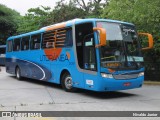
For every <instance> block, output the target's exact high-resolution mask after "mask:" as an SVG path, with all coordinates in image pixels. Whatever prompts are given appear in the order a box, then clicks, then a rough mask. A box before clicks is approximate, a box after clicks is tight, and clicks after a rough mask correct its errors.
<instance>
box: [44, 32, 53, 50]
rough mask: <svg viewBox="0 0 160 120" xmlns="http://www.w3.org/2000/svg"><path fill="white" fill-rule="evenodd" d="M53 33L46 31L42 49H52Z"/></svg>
mask: <svg viewBox="0 0 160 120" xmlns="http://www.w3.org/2000/svg"><path fill="white" fill-rule="evenodd" d="M54 33H55V31H48V32H46V33H44V34H43V37H42V38H43V42H42V48H44V49H49V48H54V37H55V36H54V35H55V34H54Z"/></svg>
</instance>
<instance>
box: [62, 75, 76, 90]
mask: <svg viewBox="0 0 160 120" xmlns="http://www.w3.org/2000/svg"><path fill="white" fill-rule="evenodd" d="M61 84H62V88H63V89H64V90H65V91H67V92H74V91H76V88H74V87H73V82H72V77H71V75H70V74H69V73H65V74H64V75H63V76H62V80H61Z"/></svg>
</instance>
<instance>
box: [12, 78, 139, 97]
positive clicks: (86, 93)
mask: <svg viewBox="0 0 160 120" xmlns="http://www.w3.org/2000/svg"><path fill="white" fill-rule="evenodd" d="M10 77H12V78H13V79H15V80H17V79H16V77H15V76H10ZM20 81H24V82H29V83H32V84H36V85H37V84H38V85H42V86H44V87H49V88H54V89H57V90H60V91H63V90H62V87H61V85H58V84H54V83H50V82H45V81H39V80H34V79H29V78H23V80H20ZM64 93H65V91H64ZM67 94H72V95H73V94H81V95H82V96H85V97H92V98H98V99H114V98H125V97H134V96H138V94H132V93H126V92H125V91H124V92H122V91H114V92H95V91H89V90H83V89H78V90H77V91H76V92H74V93H67Z"/></svg>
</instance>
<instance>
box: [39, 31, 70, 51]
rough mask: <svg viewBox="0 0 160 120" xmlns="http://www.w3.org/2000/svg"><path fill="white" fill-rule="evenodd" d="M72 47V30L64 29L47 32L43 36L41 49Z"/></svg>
mask: <svg viewBox="0 0 160 120" xmlns="http://www.w3.org/2000/svg"><path fill="white" fill-rule="evenodd" d="M72 45H73V40H72V29H71V28H65V29H59V30H54V31H49V32H46V33H44V35H43V43H42V47H43V48H54V47H55V48H61V47H69V46H72Z"/></svg>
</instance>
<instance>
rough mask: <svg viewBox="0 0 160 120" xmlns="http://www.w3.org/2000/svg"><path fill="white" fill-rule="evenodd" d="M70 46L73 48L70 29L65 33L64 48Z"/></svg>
mask: <svg viewBox="0 0 160 120" xmlns="http://www.w3.org/2000/svg"><path fill="white" fill-rule="evenodd" d="M71 46H73V38H72V29H68V30H67V32H66V40H65V47H71Z"/></svg>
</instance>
